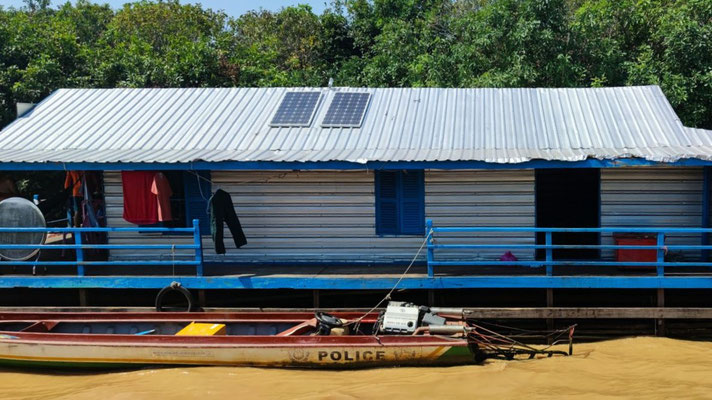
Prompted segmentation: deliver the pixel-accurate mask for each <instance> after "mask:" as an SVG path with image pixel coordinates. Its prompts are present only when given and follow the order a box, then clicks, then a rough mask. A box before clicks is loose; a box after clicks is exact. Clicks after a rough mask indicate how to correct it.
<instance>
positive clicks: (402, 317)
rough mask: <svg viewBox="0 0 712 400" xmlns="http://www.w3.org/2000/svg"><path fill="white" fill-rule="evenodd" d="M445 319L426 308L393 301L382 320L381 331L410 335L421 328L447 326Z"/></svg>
mask: <svg viewBox="0 0 712 400" xmlns="http://www.w3.org/2000/svg"><path fill="white" fill-rule="evenodd" d="M445 321H446V320H445V318H443V317H439V316H437V315H435V314H433V313H431V312H430V308H429V307H426V306H417V305H415V304H413V303H407V302H401V301H391V302H389V303H388V306H387V307H386V311H385V313H384V314H383V318H382V319H381V324H380V327H379V331H381V332H383V333H389V334H395V335H410V334H412V333H413V332H415V330H416V329H417V328H418V327H420V326H428V325H445Z"/></svg>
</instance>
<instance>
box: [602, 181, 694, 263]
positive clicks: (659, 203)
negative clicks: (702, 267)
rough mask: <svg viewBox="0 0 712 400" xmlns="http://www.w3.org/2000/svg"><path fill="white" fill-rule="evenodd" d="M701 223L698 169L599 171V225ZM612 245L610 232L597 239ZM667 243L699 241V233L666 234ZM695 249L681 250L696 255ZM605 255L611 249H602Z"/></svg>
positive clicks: (611, 255) (688, 225)
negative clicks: (689, 250)
mask: <svg viewBox="0 0 712 400" xmlns="http://www.w3.org/2000/svg"><path fill="white" fill-rule="evenodd" d="M701 224H702V168H667V167H664V168H650V167H648V168H610V169H603V170H601V226H603V227H606V226H636V227H637V226H640V227H685V228H697V227H700V226H701ZM601 242H602V244H612V243H613V238H612V237H611V235H605V236H603V237H602V238H601ZM666 243H667V244H695V245H698V244H700V235H695V234H690V235H674V236H668V237H667V239H666ZM699 254H700V252H699V251H692V252H685V253H684V255H685V257H686V258H690V259H697V258H699ZM604 255H605V257H606V258H611V257H613V251H605V252H604Z"/></svg>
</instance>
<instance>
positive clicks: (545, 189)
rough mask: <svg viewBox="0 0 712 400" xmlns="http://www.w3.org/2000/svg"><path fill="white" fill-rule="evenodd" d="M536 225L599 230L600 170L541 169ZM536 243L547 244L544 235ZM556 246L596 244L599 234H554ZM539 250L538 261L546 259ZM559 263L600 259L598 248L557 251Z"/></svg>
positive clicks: (553, 240)
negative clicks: (560, 261)
mask: <svg viewBox="0 0 712 400" xmlns="http://www.w3.org/2000/svg"><path fill="white" fill-rule="evenodd" d="M535 179H536V181H535V190H536V194H535V196H536V226H537V227H542V228H597V227H599V226H600V213H599V210H600V184H601V174H600V170H599V169H597V168H571V169H538V170H536V172H535ZM536 242H537V244H544V243H545V236H544V234H543V233H538V234H537V235H536ZM552 242H553V244H566V245H597V244H599V243H600V236H599V234H598V233H554V234H553V235H552ZM545 254H546V253H545V251H544V250H537V259H539V260H542V259H544V258H545ZM553 256H554V259H556V260H577V259H578V260H580V259H597V258H599V256H600V251H599V250H596V249H555V250H554V251H553Z"/></svg>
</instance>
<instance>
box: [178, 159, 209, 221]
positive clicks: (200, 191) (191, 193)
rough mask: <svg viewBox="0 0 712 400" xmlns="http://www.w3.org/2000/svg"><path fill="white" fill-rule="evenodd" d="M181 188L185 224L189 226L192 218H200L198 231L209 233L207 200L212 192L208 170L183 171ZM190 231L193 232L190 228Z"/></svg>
mask: <svg viewBox="0 0 712 400" xmlns="http://www.w3.org/2000/svg"><path fill="white" fill-rule="evenodd" d="M183 190H184V192H183V193H184V195H185V224H186V226H190V224H191V222H192V221H193V220H196V219H197V220H200V226H201V228H200V232H201V233H202V234H203V235H209V234H210V219H209V216H208V200H209V199H210V196H211V194H212V192H211V191H212V187H211V184H210V171H200V172H184V173H183ZM190 232H191V233H192V232H193V231H192V229H191V231H190Z"/></svg>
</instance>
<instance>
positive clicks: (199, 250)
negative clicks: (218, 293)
mask: <svg viewBox="0 0 712 400" xmlns="http://www.w3.org/2000/svg"><path fill="white" fill-rule="evenodd" d="M193 244H195V262H196V263H197V265H196V266H195V273H196V275H198V276H203V238H202V236H200V220H198V219H194V220H193Z"/></svg>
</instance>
